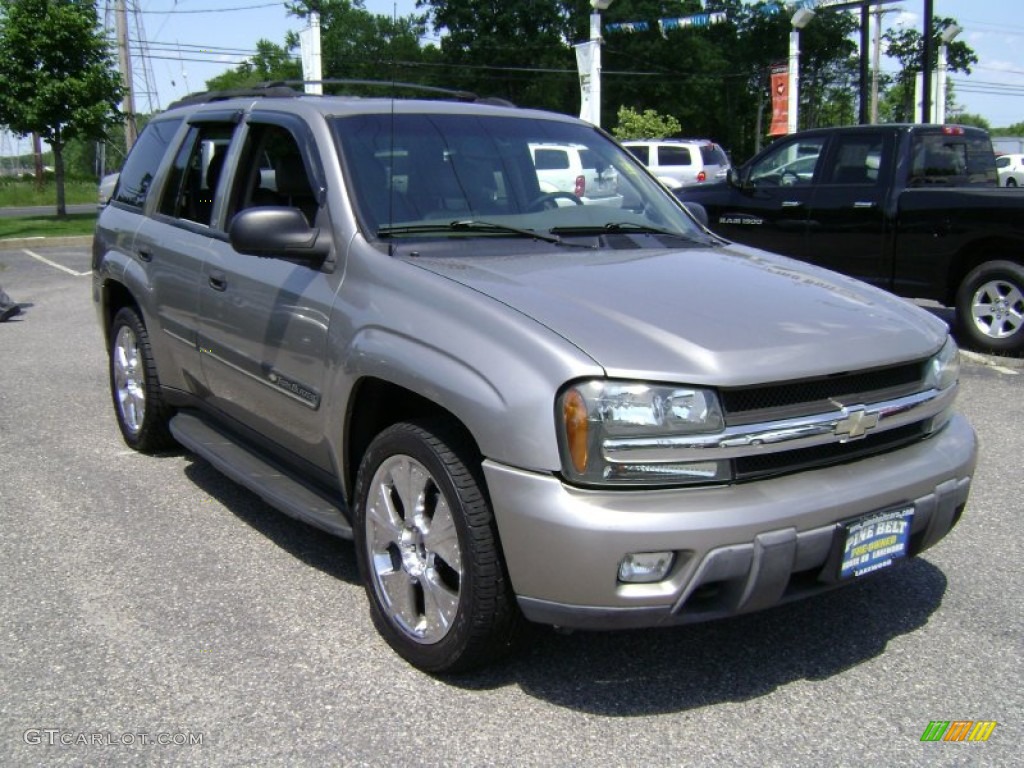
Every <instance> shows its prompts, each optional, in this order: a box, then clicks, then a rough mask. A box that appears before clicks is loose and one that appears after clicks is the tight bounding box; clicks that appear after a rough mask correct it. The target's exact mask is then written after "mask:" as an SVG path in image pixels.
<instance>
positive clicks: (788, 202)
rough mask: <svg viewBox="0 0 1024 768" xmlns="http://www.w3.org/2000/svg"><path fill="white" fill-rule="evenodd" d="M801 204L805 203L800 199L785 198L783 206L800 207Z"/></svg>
mask: <svg viewBox="0 0 1024 768" xmlns="http://www.w3.org/2000/svg"><path fill="white" fill-rule="evenodd" d="M801 205H803V202H801V201H800V200H783V201H782V207H783V208H799V207H800V206H801Z"/></svg>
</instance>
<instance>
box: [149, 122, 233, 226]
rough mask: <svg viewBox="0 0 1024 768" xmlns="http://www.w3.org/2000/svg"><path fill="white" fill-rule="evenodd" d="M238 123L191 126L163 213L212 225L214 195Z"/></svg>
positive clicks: (167, 189) (163, 202)
mask: <svg viewBox="0 0 1024 768" xmlns="http://www.w3.org/2000/svg"><path fill="white" fill-rule="evenodd" d="M234 130H235V126H234V124H231V123H228V124H222V123H200V124H199V125H196V126H193V127H192V128H190V129H189V132H188V134H186V136H185V141H184V142H182V145H181V148H180V149H179V150H178V154H177V156H176V157H175V158H174V165H173V167H172V168H171V172H170V176H169V177H168V180H167V183H166V184H165V185H164V192H163V197H162V198H161V200H160V213H165V214H167V215H168V216H173V217H174V218H176V219H187V220H188V221H194V222H196V223H198V224H207V225H208V224H210V223H211V221H210V217H211V215H212V213H213V198H214V193H215V192H216V190H217V183H218V181H219V180H220V176H221V171H222V170H223V168H224V158H225V157H227V153H228V144H230V143H231V135H232V133H233V132H234Z"/></svg>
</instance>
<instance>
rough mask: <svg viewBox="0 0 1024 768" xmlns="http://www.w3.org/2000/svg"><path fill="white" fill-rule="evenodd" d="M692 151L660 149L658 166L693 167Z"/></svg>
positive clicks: (671, 148)
mask: <svg viewBox="0 0 1024 768" xmlns="http://www.w3.org/2000/svg"><path fill="white" fill-rule="evenodd" d="M692 164H693V159H692V158H691V157H690V150H689V149H687V148H686V147H658V165H692Z"/></svg>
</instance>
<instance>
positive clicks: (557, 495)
mask: <svg viewBox="0 0 1024 768" xmlns="http://www.w3.org/2000/svg"><path fill="white" fill-rule="evenodd" d="M548 145H562V146H572V147H581V148H585V149H586V150H587V151H588V152H590V153H592V154H593V157H594V159H595V163H599V164H600V165H601V166H602V167H603V168H604V169H606V171H607V170H614V172H615V178H616V185H617V188H616V195H617V198H618V199H617V201H616V204H614V205H584V204H582V203H583V202H584V201H583V200H582V199H581V198H580V196H576V195H574V194H573V193H571V192H566V191H564V190H561V189H558V190H555V191H546V190H545V188H544V186H543V184H542V181H543V180H542V178H541V177H540V176H539V174H538V168H537V165H536V164H535V162H534V158H535V154H534V152H533V148H535V147H538V146H548ZM566 203H568V204H566ZM93 267H94V268H93V297H94V300H95V304H96V310H97V315H98V318H99V322H100V325H101V327H102V329H103V333H104V336H105V338H106V343H107V350H108V352H109V378H110V390H111V396H112V402H113V414H114V416H115V418H116V420H117V424H118V426H119V428H120V431H121V434H122V436H123V438H124V440H125V442H126V443H127V444H128V445H129V446H131V447H132V448H134V449H136V450H138V451H141V452H143V453H151V452H155V451H161V450H166V449H167V448H168V447H173V446H175V445H178V446H184V447H185V448H186V449H188V450H190V451H193V452H194V453H196V454H197V455H199V456H201V457H203V458H204V459H206V460H207V461H209V462H210V463H211V464H212V465H213V466H214V467H216V468H217V469H219V470H221V471H222V472H224V473H225V474H227V475H228V476H229V477H230V478H232V479H234V480H235V481H237V482H239V483H241V484H243V485H244V486H246V487H248V488H250V489H252V490H253V491H254V492H255V493H257V494H259V495H260V496H261V497H262V498H263V499H265V500H266V501H267V502H268V503H270V504H272V505H273V506H275V507H277V508H279V509H280V510H282V511H284V512H285V513H287V514H290V515H292V516H294V517H296V518H298V519H300V520H303V521H306V522H308V523H310V524H312V525H315V526H318V527H320V528H322V529H324V530H327V531H330V532H332V533H334V534H337V535H339V536H342V537H346V538H351V539H353V541H354V543H355V547H354V551H355V558H356V560H357V562H358V567H359V570H360V573H361V574H362V577H363V579H364V582H365V587H366V594H367V600H368V603H369V607H370V612H371V614H372V616H373V620H374V622H375V624H376V626H377V629H378V630H379V631H380V633H381V635H382V636H383V637H384V638H385V639H386V641H387V642H388V643H389V644H390V645H391V646H392V647H393V648H394V649H395V651H396V652H398V653H399V654H401V655H402V656H403V657H404V658H405V659H407V660H408V661H409V662H410V663H412V664H414V665H416V666H417V667H419V668H421V669H424V670H427V671H431V672H451V671H456V670H461V669H467V668H470V667H473V666H478V665H481V664H485V663H488V662H491V661H493V660H495V659H497V658H498V657H500V656H501V655H503V654H505V653H507V652H508V651H509V650H510V649H511V648H513V647H515V646H516V645H517V644H518V643H520V642H522V641H523V639H524V637H525V635H524V633H523V632H522V631H521V630H522V629H523V627H524V626H525V623H526V622H536V623H540V624H546V625H554V626H558V627H563V628H586V629H614V628H625V627H655V626H666V625H673V624H685V623H689V622H695V621H703V620H707V619H713V618H718V617H724V616H730V615H734V614H738V613H743V612H747V611H754V610H758V609H762V608H768V607H770V606H773V605H777V604H779V603H784V602H788V601H791V600H795V599H797V598H802V597H807V596H811V595H815V594H818V593H821V592H823V591H825V590H828V589H832V588H833V587H836V586H839V585H843V584H849V583H854V582H857V581H858V580H860V579H863V578H869V577H870V576H871V575H872V574H875V573H877V572H879V571H883V570H888V569H890V568H893V567H894V566H896V565H898V564H899V563H901V562H903V561H905V560H906V559H907V558H909V557H912V556H915V555H917V554H919V553H921V552H922V551H924V550H926V549H927V548H929V547H931V546H932V545H934V544H936V543H937V542H938V541H939V540H941V539H942V538H943V537H944V536H945V535H946V534H947V533H948V532H949V531H950V529H951V528H952V527H953V526H954V524H955V523H956V522H957V520H958V519H959V518H960V516H961V514H962V513H963V511H964V508H965V504H966V502H967V497H968V491H969V488H970V484H971V479H972V476H973V473H974V465H975V458H976V444H975V436H974V432H973V431H972V429H971V427H970V426H969V425H968V424H967V422H966V421H965V420H964V419H963V417H961V416H959V415H957V414H956V412H955V411H954V400H955V398H956V394H957V387H958V372H959V368H958V359H959V358H958V352H957V348H956V345H955V344H954V343H953V340H952V339H951V338H950V336H949V333H948V331H947V328H946V326H945V325H944V324H943V323H942V322H941V321H940V320H938V319H936V318H935V317H933V316H932V315H930V314H928V313H926V312H924V311H922V310H921V309H918V308H917V307H915V306H912V305H910V304H908V303H906V302H904V301H901V300H899V299H897V298H895V297H893V296H891V295H889V294H887V293H884V292H882V291H879V290H876V289H873V288H871V287H869V286H867V285H864V284H861V283H859V282H856V281H854V280H851V279H848V278H846V277H842V276H840V275H837V274H833V273H831V272H827V271H825V270H822V269H816V268H813V267H810V266H807V265H804V264H800V263H797V262H794V261H791V260H789V259H785V258H781V257H777V256H773V255H770V254H768V253H764V252H760V251H757V250H754V249H751V248H747V247H741V246H735V245H732V244H730V243H728V242H726V241H724V240H722V239H720V238H718V237H716V236H715V235H713V234H711V233H710V232H708V231H707V230H706V229H705V228H704V227H702V226H701V225H699V224H698V223H697V222H696V220H695V219H694V218H692V217H691V216H690V215H689V214H688V213H687V212H686V210H685V209H684V208H683V207H682V206H681V204H680V203H678V202H677V201H676V200H675V198H674V197H673V196H672V195H670V194H669V193H668V192H667V191H666V190H665V188H664V186H662V185H661V184H659V183H658V182H657V181H656V180H655V179H654V178H653V177H652V176H651V175H650V174H648V173H647V172H646V171H645V170H644V169H643V168H642V167H641V166H640V164H639V163H638V161H637V160H636V159H635V157H633V156H632V155H631V154H629V153H628V152H625V151H623V150H622V148H621V147H620V146H619V145H618V144H616V143H615V142H613V141H612V140H611V139H609V138H608V137H607V136H606V135H605V134H603V133H602V132H600V131H599V130H597V129H595V128H594V127H593V126H590V125H588V124H586V123H583V122H581V121H579V120H576V119H574V118H570V117H566V116H563V115H558V114H552V113H546V112H539V111H533V110H527V109H514V108H511V107H509V106H503V105H498V104H493V103H476V102H466V101H465V99H464V95H463V98H462V100H459V101H455V100H452V101H438V100H416V99H409V100H400V99H393V98H379V99H374V98H346V97H321V96H308V95H302V94H299V93H297V92H292V91H291V90H290V89H287V88H281V87H274V88H268V89H266V90H265V91H264V90H259V91H256V92H254V93H253V94H251V95H249V96H248V97H245V98H231V97H229V96H224V95H218V94H207V95H204V96H201V97H198V98H195V99H190V100H188V101H186V102H185V103H183V104H180V105H178V106H175V107H172V108H171V109H169V110H168V111H166V112H164V113H162V114H160V115H157V116H155V117H154V118H153V119H152V120H151V121H150V122H149V123H148V125H147V126H146V128H145V130H144V131H143V133H142V134H141V135H140V137H139V139H138V141H137V143H136V144H135V146H134V148H133V149H132V152H131V154H130V155H129V157H128V158H127V160H126V162H125V165H124V168H123V169H122V171H121V176H120V180H119V183H118V185H117V190H116V192H115V194H114V196H113V198H112V199H111V202H110V203H109V204H108V205H107V206H106V207H105V208H104V209H103V210H102V211H101V213H100V216H99V221H98V225H97V230H96V236H95V242H94V246H93ZM153 492H154V494H156V493H159V489H158V488H154V489H153ZM139 546H145V544H144V543H143V542H140V544H139ZM893 578H899V577H898V576H895V575H894V576H893ZM317 610H319V609H318V608H317V607H316V606H310V614H309V615H310V620H311V621H319V620H322V619H323V618H324V617H320V616H318V615H317V613H316V612H317ZM327 620H328V621H332V622H333V621H338V620H340V618H339V617H327ZM751 642H752V643H753V645H755V646H756V644H757V642H759V640H758V639H757V638H752V640H751Z"/></svg>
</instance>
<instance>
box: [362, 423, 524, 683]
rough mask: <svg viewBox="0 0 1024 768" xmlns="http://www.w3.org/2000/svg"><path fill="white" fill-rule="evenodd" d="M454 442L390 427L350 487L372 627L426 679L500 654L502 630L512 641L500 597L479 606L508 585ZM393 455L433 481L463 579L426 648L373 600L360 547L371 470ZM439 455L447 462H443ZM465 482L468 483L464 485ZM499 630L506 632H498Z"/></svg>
mask: <svg viewBox="0 0 1024 768" xmlns="http://www.w3.org/2000/svg"><path fill="white" fill-rule="evenodd" d="M459 442H460V441H459V440H458V438H457V437H454V436H453V434H452V432H451V431H450V430H447V429H445V427H444V426H441V425H438V424H435V423H430V422H426V423H401V424H396V425H394V426H392V427H389V428H388V429H386V430H384V431H383V432H382V433H381V434H380V435H378V436H377V437H376V438H375V439H374V440H373V442H372V443H371V444H370V446H369V448H368V449H367V451H366V453H365V454H364V456H363V460H362V462H361V463H360V468H359V472H358V475H357V480H356V486H355V493H354V498H355V505H354V509H353V522H354V533H353V536H354V539H355V549H356V559H357V561H358V565H359V572H360V576H361V578H362V579H363V584H364V587H365V590H366V595H367V599H368V601H369V603H370V613H371V616H372V618H373V622H374V625H375V626H376V628H377V631H378V632H380V634H381V635H382V636H383V637H384V639H385V640H386V641H387V642H388V644H389V645H390V646H391V647H392V648H393V649H394V650H395V651H396V652H397V653H398V654H399V655H400V656H402V657H403V658H404V659H405V660H406V661H408V662H409V663H411V664H413V665H414V666H416V667H418V668H420V669H422V670H424V671H426V672H436V673H443V672H457V671H463V670H465V669H468V668H471V667H475V666H478V665H480V664H483V663H487V662H488V661H490V660H491V659H492V658H494V657H496V656H498V655H500V653H501V649H500V646H501V645H502V643H501V642H500V641H499V637H500V635H501V633H502V631H503V630H505V631H507V632H508V634H509V636H511V634H512V632H511V629H510V626H511V623H512V622H511V621H510V620H509V619H510V617H509V615H507V614H509V605H508V604H507V602H506V601H504V600H503V599H501V598H502V597H503V596H502V595H498V598H499V599H498V601H497V602H498V604H497V605H494V604H491V603H487V602H483V603H482V602H481V600H480V598H479V595H480V589H481V588H483V589H484V590H485V591H488V592H490V591H491V590H496V591H500V590H504V589H506V586H505V585H506V584H507V579H506V577H505V575H504V565H503V561H502V558H501V556H500V551H499V549H498V543H497V536H496V531H495V529H494V526H493V516H492V515H491V513H490V503H489V500H488V499H487V498H486V493H485V491H484V485H483V480H482V477H481V476H480V474H479V472H478V471H474V462H473V461H472V459H467V457H466V456H465V449H464V448H461V447H460V446H459ZM437 449H440V452H438V450H437ZM396 455H405V456H409V457H411V458H413V459H415V460H416V461H418V462H420V463H421V464H422V465H423V466H424V467H425V468H426V469H427V471H428V472H429V473H430V474H431V476H432V477H433V480H434V482H435V483H436V484H437V486H438V489H439V490H440V492H441V493H442V494H443V495H444V497H445V499H446V501H447V502H448V505H449V508H450V509H451V512H452V519H453V521H454V524H455V529H456V533H457V535H458V540H459V548H460V550H461V556H462V566H463V572H462V576H461V582H460V585H459V606H458V610H457V614H456V617H455V620H454V622H453V624H452V627H451V628H450V629H449V630H448V633H447V634H446V635H445V636H444V637H443V638H442V639H441V640H439V641H438V642H436V643H432V644H424V643H418V642H416V641H415V640H413V639H411V638H409V637H408V636H407V635H406V633H405V632H404V631H403V630H402V629H401V628H399V627H398V626H397V625H395V624H394V622H392V620H391V618H390V616H389V615H388V611H387V609H386V608H385V607H384V605H383V604H382V602H381V598H380V596H379V595H378V594H377V590H376V587H375V583H374V576H373V574H372V573H371V569H370V563H369V552H368V545H367V541H366V502H367V494H368V493H369V489H370V485H371V482H372V480H373V476H374V474H375V473H376V472H377V469H378V468H379V467H380V466H381V464H382V463H384V462H385V461H386V460H387V459H389V458H390V457H392V456H396ZM443 455H447V458H442V456H443ZM453 470H454V471H455V472H460V473H464V474H462V478H463V481H464V482H463V483H462V485H461V487H460V486H459V485H458V484H457V483H456V482H455V481H454V480H453V474H452V472H453ZM467 479H470V480H471V482H469V483H466V482H465V480H467ZM467 509H469V512H468V514H471V515H473V516H474V519H475V520H476V522H477V523H478V524H477V525H476V526H473V527H472V528H471V526H470V525H469V523H468V520H467ZM481 515H483V516H484V517H486V518H488V520H487V525H486V526H483V528H482V527H481V526H480V525H479V523H480V521H481V519H482V518H481ZM495 576H496V577H497V579H495V578H494V577H495ZM484 582H486V583H484ZM492 582H493V583H492ZM504 624H509V625H510V626H509V627H504V626H503V625H504ZM488 625H493V627H492V630H488V629H487V627H488Z"/></svg>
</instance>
